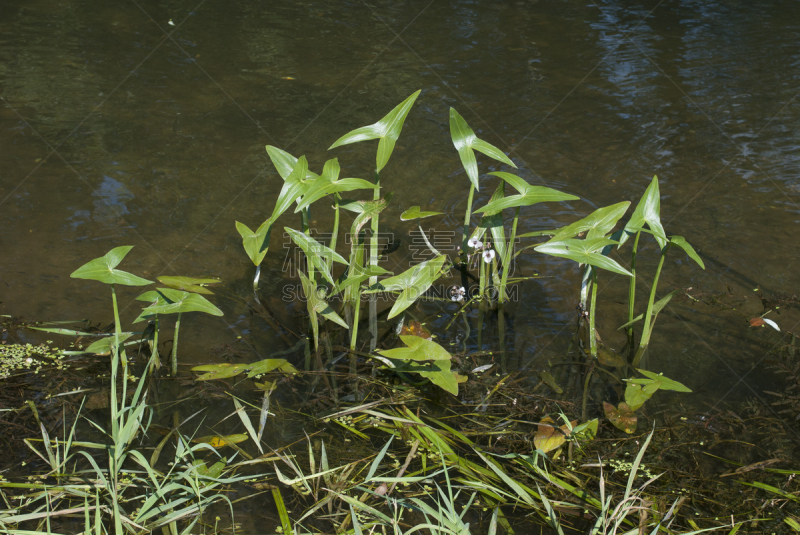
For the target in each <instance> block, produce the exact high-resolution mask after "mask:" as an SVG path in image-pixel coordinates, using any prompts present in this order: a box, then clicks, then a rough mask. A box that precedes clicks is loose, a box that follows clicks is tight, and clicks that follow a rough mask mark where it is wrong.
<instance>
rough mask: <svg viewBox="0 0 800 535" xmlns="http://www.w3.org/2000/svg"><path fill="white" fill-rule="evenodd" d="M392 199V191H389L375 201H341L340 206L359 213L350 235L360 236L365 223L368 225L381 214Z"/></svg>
mask: <svg viewBox="0 0 800 535" xmlns="http://www.w3.org/2000/svg"><path fill="white" fill-rule="evenodd" d="M391 199H392V193H391V192H389V193H387V194H386V195H385V196H384V197H382V198H380V199H378V200H375V201H347V202H345V203H344V204H342V203H340V204H339V208H344V209H345V210H348V211H350V212H355V213H357V214H358V216H357V217H356V218H355V220H354V221H353V225H352V226H351V227H350V235H351V236H353V237H355V236H358V233H359V232H361V229H362V228H363V227H364V225H366V224H367V222H368V221H369V220H370V219H372V218H373V217H375V216H376V215H378V214H380V213H381V212H382V211H383V210H384V209H385V208H386V207H387V206H388V205H389V201H390V200H391Z"/></svg>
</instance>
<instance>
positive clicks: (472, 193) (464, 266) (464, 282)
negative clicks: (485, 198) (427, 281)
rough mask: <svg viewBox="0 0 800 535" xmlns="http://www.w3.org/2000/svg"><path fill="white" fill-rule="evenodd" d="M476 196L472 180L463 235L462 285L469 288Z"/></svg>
mask: <svg viewBox="0 0 800 535" xmlns="http://www.w3.org/2000/svg"><path fill="white" fill-rule="evenodd" d="M474 196H475V185H474V184H473V183H472V182H470V185H469V198H468V199H467V209H466V211H465V212H464V232H463V235H462V236H461V255H460V256H461V267H462V269H461V286H463V287H464V288H469V278H468V277H467V264H468V262H469V261H468V260H467V258H468V252H467V251H468V248H469V245H468V243H467V242H469V221H470V219H471V218H472V198H473V197H474Z"/></svg>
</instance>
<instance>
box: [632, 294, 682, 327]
mask: <svg viewBox="0 0 800 535" xmlns="http://www.w3.org/2000/svg"><path fill="white" fill-rule="evenodd" d="M678 292H680V290H672V291H671V292H670V293H668V294H667V295H665V296H664V297H662V298H661V299H659V300H658V301H656V302H655V303H653V312H652V316H653V322H655V317H656V316H658V313H659V312H661V311H662V310H663V309H664V307H665V306H667V303H669V302H670V301H671V300H672V298H673V297H674V296H675V295H676V294H677V293H678ZM643 317H644V314H639V315H638V316H636V317H635V318H633V319H632V320H631V321H629V322H628V323H626V324H624V325H622V326H621V327H618V328H617V330H620V329H624V328H625V327H630V326H631V325H633V324H634V323H636V322H637V321H641V320H642V318H643Z"/></svg>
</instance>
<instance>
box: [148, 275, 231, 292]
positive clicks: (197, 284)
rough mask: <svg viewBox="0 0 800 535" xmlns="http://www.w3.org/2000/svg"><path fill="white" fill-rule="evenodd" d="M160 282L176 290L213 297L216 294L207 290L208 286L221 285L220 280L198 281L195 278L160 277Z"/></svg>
mask: <svg viewBox="0 0 800 535" xmlns="http://www.w3.org/2000/svg"><path fill="white" fill-rule="evenodd" d="M158 282H160V283H161V284H163V285H165V286H169V287H170V288H175V289H176V290H184V291H186V292H194V293H198V294H206V295H213V294H214V292H212V291H211V290H209V289H208V288H206V285H208V284H219V283H220V282H222V281H220V280H219V279H196V278H194V277H170V276H162V277H158Z"/></svg>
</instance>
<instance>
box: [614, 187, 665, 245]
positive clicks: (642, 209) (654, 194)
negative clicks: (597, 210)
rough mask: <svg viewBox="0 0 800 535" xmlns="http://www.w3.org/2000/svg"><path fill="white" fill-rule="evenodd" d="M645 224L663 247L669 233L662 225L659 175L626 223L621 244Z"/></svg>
mask: <svg viewBox="0 0 800 535" xmlns="http://www.w3.org/2000/svg"><path fill="white" fill-rule="evenodd" d="M645 224H646V225H647V226H648V227H650V230H651V231H652V233H653V236H654V237H655V239H656V241H657V242H658V246H659V247H661V248H662V249H663V248H664V247H665V246H666V245H667V235H666V233H665V232H664V227H663V226H661V197H660V194H659V191H658V177H657V176H654V177H653V180H652V181H651V182H650V185H649V186H648V187H647V189H646V190H645V192H644V195H642V198H641V199H640V200H639V204H637V205H636V209H635V210H634V211H633V215H632V216H631V219H630V221H628V224H627V225H625V232H623V234H622V236H621V237H620V240H619V244H620V246H621V245H622V244H623V243H625V242H626V241H627V239H628V236H629V235H631V234H636V233H637V232H639V230H641V229H642V228H643V227H644V225H645Z"/></svg>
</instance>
